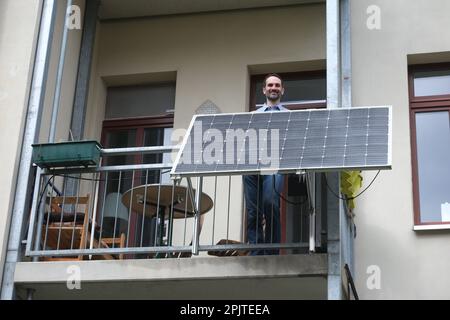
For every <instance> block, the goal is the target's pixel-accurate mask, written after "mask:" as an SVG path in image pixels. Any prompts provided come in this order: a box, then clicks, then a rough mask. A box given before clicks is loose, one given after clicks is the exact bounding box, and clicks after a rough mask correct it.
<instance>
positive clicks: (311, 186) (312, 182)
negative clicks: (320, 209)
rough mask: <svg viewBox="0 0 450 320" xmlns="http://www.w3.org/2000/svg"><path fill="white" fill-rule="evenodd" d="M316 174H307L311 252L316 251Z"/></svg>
mask: <svg viewBox="0 0 450 320" xmlns="http://www.w3.org/2000/svg"><path fill="white" fill-rule="evenodd" d="M315 177H316V175H315V173H314V172H311V173H307V174H306V181H307V184H308V188H307V190H308V198H309V201H308V203H309V208H308V209H309V252H315V251H316V179H315Z"/></svg>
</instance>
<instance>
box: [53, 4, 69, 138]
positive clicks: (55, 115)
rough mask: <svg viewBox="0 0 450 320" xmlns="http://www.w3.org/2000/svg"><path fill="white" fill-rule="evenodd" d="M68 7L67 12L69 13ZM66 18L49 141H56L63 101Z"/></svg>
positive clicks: (66, 33)
mask: <svg viewBox="0 0 450 320" xmlns="http://www.w3.org/2000/svg"><path fill="white" fill-rule="evenodd" d="M71 6H72V0H67V9H68V8H70V7H71ZM67 9H66V11H65V12H66V13H67ZM65 22H66V20H65V19H64V28H63V36H62V40H61V51H60V53H59V64H58V73H57V74H56V86H55V94H54V95H53V109H52V120H51V123H50V133H49V136H48V142H50V143H52V142H54V141H55V135H56V121H57V120H58V111H59V105H60V101H61V87H62V78H63V73H64V62H65V60H66V49H67V35H68V32H69V29H68V28H67V26H66V23H65Z"/></svg>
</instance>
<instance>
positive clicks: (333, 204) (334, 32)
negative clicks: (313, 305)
mask: <svg viewBox="0 0 450 320" xmlns="http://www.w3.org/2000/svg"><path fill="white" fill-rule="evenodd" d="M326 24H327V26H326V30H327V35H326V37H327V108H329V109H335V108H339V107H341V106H342V105H341V83H342V82H341V59H340V53H341V37H340V26H341V25H340V1H339V0H327V2H326ZM339 176H340V175H339V173H330V174H327V177H328V185H329V186H330V188H332V189H333V191H334V192H335V194H339V193H340V191H339V189H340V187H339V186H340V182H339V181H340V177H339ZM327 199H328V201H327V225H328V228H327V229H328V230H327V235H328V240H327V244H328V245H327V248H328V299H330V300H338V299H342V285H341V284H342V278H341V272H342V267H341V266H342V261H341V242H340V241H341V239H340V230H341V221H340V207H341V206H340V201H341V200H339V199H337V198H336V197H333V195H332V194H331V193H329V194H328V196H327Z"/></svg>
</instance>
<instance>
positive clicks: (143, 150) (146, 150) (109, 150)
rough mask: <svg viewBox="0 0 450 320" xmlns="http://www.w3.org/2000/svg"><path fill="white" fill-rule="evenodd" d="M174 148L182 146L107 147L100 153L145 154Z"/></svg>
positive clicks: (105, 154) (177, 148)
mask: <svg viewBox="0 0 450 320" xmlns="http://www.w3.org/2000/svg"><path fill="white" fill-rule="evenodd" d="M174 150H180V146H179V145H174V146H151V147H132V148H107V149H100V153H101V154H102V156H112V155H114V156H117V155H124V154H130V153H143V154H149V153H165V152H171V151H174Z"/></svg>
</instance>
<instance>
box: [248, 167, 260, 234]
mask: <svg viewBox="0 0 450 320" xmlns="http://www.w3.org/2000/svg"><path fill="white" fill-rule="evenodd" d="M260 177H261V176H260V175H259V174H258V180H257V182H258V186H257V188H256V225H255V234H256V236H255V243H258V230H259V223H258V222H259V192H260V191H259V186H260ZM250 205H251V204H250Z"/></svg>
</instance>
